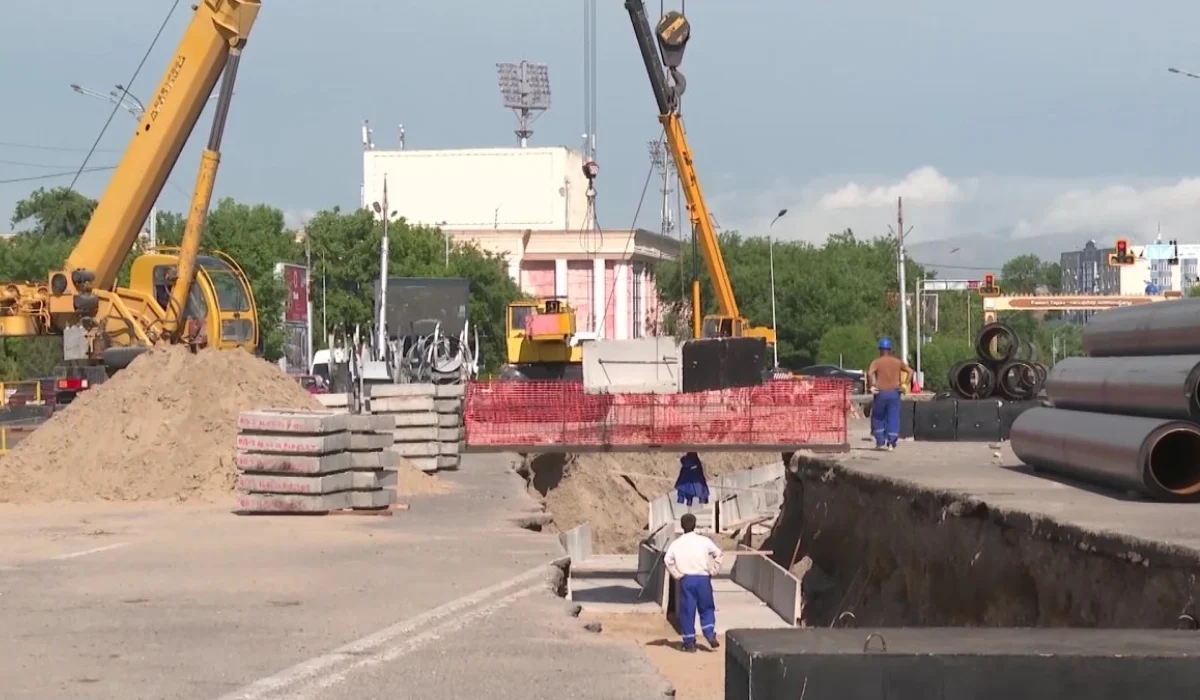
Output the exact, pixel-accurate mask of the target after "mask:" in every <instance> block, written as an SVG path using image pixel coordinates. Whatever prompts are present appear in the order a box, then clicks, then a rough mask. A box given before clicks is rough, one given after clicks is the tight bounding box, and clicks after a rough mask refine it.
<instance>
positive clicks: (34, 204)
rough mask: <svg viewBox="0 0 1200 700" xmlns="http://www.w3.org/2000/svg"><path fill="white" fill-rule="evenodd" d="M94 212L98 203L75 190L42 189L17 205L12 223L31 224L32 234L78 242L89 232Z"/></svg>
mask: <svg viewBox="0 0 1200 700" xmlns="http://www.w3.org/2000/svg"><path fill="white" fill-rule="evenodd" d="M95 210H96V201H95V200H93V199H88V198H87V197H84V196H83V195H81V194H79V193H78V192H76V191H75V190H71V189H68V188H66V187H56V188H54V189H50V190H47V189H45V188H43V187H39V188H38V189H36V190H34V191H33V192H31V193H30V194H29V196H28V197H26V198H25V199H22V200H21V201H19V202H17V206H16V208H15V209H14V211H13V215H12V219H11V222H12V225H13V226H20V225H22V224H26V223H29V224H32V228H31V229H30V230H29V231H30V233H36V234H40V235H43V236H49V237H51V238H77V237H79V236H80V235H82V234H83V230H84V229H85V228H87V224H88V221H89V220H91V218H92V212H93V211H95Z"/></svg>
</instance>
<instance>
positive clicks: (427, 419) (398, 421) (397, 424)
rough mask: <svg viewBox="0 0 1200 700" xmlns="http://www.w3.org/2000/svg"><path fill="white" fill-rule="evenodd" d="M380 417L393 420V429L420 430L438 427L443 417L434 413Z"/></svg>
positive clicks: (393, 414) (391, 414)
mask: <svg viewBox="0 0 1200 700" xmlns="http://www.w3.org/2000/svg"><path fill="white" fill-rule="evenodd" d="M379 415H380V416H383V417H386V418H388V419H390V420H391V422H392V427H393V428H420V427H425V426H431V425H438V424H439V421H440V419H441V416H440V415H439V414H437V413H434V412H433V411H423V412H419V413H381V414H379Z"/></svg>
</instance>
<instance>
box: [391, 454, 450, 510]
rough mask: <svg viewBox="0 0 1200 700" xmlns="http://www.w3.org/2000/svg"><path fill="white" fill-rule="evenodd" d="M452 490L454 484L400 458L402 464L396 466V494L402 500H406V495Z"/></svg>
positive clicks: (422, 494)
mask: <svg viewBox="0 0 1200 700" xmlns="http://www.w3.org/2000/svg"><path fill="white" fill-rule="evenodd" d="M452 490H454V487H453V485H451V484H449V483H447V482H445V481H442V480H441V479H438V478H437V477H436V476H434V475H432V474H426V473H425V472H423V471H421V470H420V469H418V468H417V467H416V466H414V465H413V463H412V462H410V461H408V460H407V459H404V458H403V457H401V458H400V466H399V467H397V468H396V494H397V495H398V496H399V498H400V500H404V497H405V496H432V495H436V494H439V493H448V492H450V491H452Z"/></svg>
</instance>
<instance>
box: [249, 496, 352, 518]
mask: <svg viewBox="0 0 1200 700" xmlns="http://www.w3.org/2000/svg"><path fill="white" fill-rule="evenodd" d="M349 507H350V492H349V491H341V492H339V493H329V494H324V495H319V496H312V495H296V494H288V495H283V494H258V493H242V494H238V497H237V505H236V506H235V507H234V509H233V512H235V513H238V514H247V515H249V514H280V515H283V514H303V513H309V514H317V513H328V512H329V511H331V510H341V509H343V508H349Z"/></svg>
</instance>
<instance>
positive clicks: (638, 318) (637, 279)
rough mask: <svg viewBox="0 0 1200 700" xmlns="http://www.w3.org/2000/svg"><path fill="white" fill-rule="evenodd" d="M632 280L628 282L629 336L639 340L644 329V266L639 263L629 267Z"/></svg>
mask: <svg viewBox="0 0 1200 700" xmlns="http://www.w3.org/2000/svg"><path fill="white" fill-rule="evenodd" d="M630 268H631V269H632V275H631V277H632V279H631V280H630V295H629V297H630V299H629V300H630V304H629V327H630V335H631V336H632V337H634V338H641V337H642V334H643V332H644V330H645V328H646V319H645V313H644V312H643V311H642V283H643V282H644V278H645V274H646V273H645V266H644V265H642V264H641V263H634V264H633V265H630Z"/></svg>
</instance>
